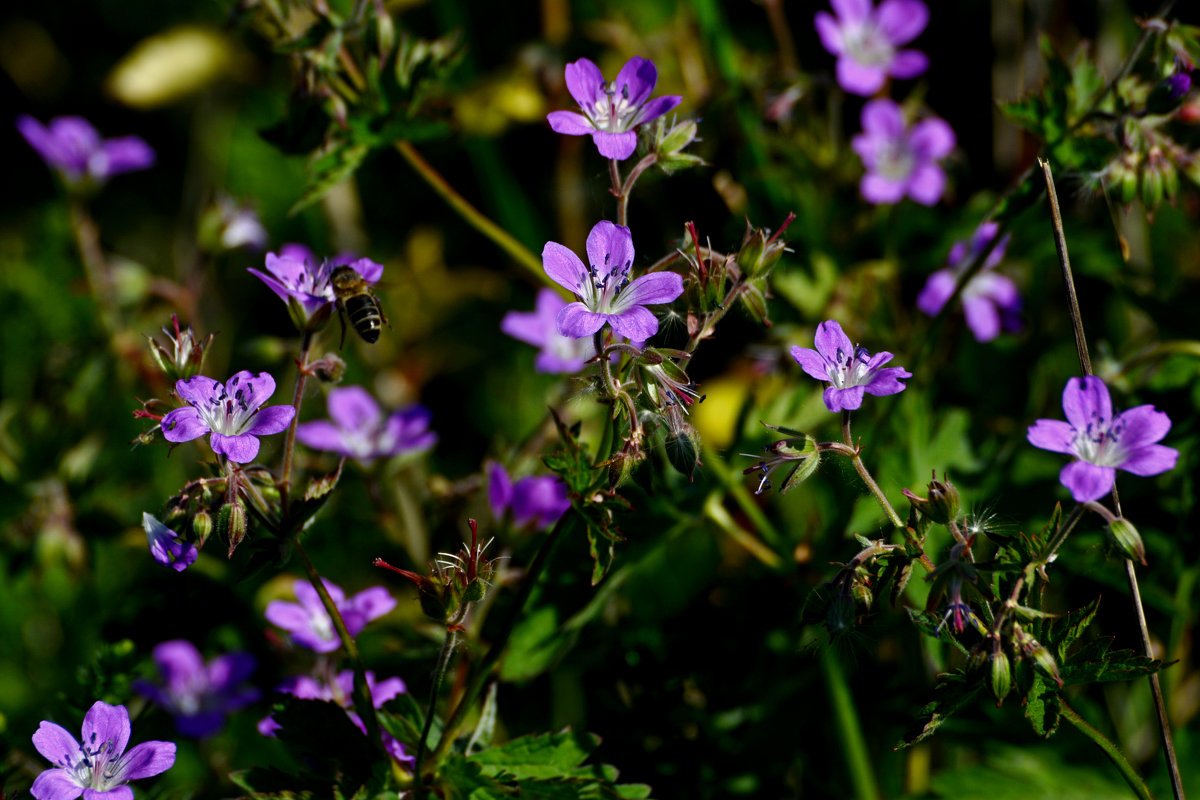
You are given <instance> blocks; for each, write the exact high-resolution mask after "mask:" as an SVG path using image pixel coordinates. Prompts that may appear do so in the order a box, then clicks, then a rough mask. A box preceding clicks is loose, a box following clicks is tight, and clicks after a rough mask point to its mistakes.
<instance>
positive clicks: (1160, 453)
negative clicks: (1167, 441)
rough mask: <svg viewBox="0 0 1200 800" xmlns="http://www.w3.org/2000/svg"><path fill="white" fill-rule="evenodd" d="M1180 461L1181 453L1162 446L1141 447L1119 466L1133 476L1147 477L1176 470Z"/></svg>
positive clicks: (1172, 448)
mask: <svg viewBox="0 0 1200 800" xmlns="http://www.w3.org/2000/svg"><path fill="white" fill-rule="evenodd" d="M1178 460H1179V451H1178V450H1176V449H1175V448H1174V447H1167V446H1166V445H1162V444H1148V445H1145V446H1143V447H1139V448H1138V449H1137V450H1134V451H1133V452H1132V453H1130V454H1129V457H1128V458H1126V459H1125V461H1123V462H1122V463H1120V464H1118V465H1117V466H1118V467H1119V468H1120V469H1123V470H1125V471H1126V472H1129V473H1131V474H1133V475H1140V476H1142V477H1147V476H1149V475H1158V474H1159V473H1161V472H1166V471H1167V470H1169V469H1174V468H1175V464H1176V462H1177V461H1178Z"/></svg>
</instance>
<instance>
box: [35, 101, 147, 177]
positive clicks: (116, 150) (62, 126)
mask: <svg viewBox="0 0 1200 800" xmlns="http://www.w3.org/2000/svg"><path fill="white" fill-rule="evenodd" d="M17 130H18V131H20V132H21V135H22V136H24V137H25V141H27V142H29V146H30V147H32V148H33V149H34V150H36V151H37V153H38V155H40V156H41V157H42V158H43V159H44V160H45V161H46V163H47V164H48V165H49V166H50V167H51V168H52V169H55V170H58V172H59V173H60V174H61V175H62V176H63V177H64V178H66V179H67V180H68V181H70V182H72V183H77V182H79V181H81V180H83V179H84V178H89V179H91V180H93V181H98V182H99V181H104V180H107V179H108V178H111V177H112V176H113V175H119V174H120V173H122V172H132V171H134V170H138V169H146V168H147V167H150V166H153V165H154V151H153V150H151V149H150V145H148V144H146V143H145V142H144V141H142V140H141V139H139V138H138V137H136V136H122V137H120V138H117V139H103V140H102V139H101V138H100V134H98V133H96V129H95V128H93V127H92V125H91V123H89V122H88V121H87V120H86V119H84V118H83V117H56V118H55V119H52V120H50V125H49V126H45V125H42V123H40V122H38V121H37V120H36V119H34V118H33V117H30V116H27V115H25V114H22V115H21V116H19V117H17Z"/></svg>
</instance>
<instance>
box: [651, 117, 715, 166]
mask: <svg viewBox="0 0 1200 800" xmlns="http://www.w3.org/2000/svg"><path fill="white" fill-rule="evenodd" d="M696 131H697V127H696V121H695V120H694V119H689V120H684V121H683V122H680V123H678V124H677V125H674V126H673V127H671V128H670V129H669V130H668V129H667V125H666V118H665V117H659V118H658V121H657V123H656V124H655V126H654V134H653V144H652V145H651V146H652V148H653V149H654V152H655V153H656V154H657V155H658V161H657V162H656V163H657V166H658V168H659V169H661V170H662V171H663V172H666V173H667V174H670V173H672V172H674V171H676V170H680V169H687V168H688V167H695V166H699V165H701V164H703V163H704V159H702V158H700V157H699V156H694V155H692V154H690V153H685V152H683V149H684V148H685V147H687V146H688V145H690V144H691V143H692V142H693V141H695V139H696Z"/></svg>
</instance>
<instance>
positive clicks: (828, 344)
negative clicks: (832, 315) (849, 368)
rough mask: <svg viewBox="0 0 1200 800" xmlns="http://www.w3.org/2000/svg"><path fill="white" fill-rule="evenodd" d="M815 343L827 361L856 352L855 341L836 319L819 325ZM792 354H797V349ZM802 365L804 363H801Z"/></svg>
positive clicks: (814, 338)
mask: <svg viewBox="0 0 1200 800" xmlns="http://www.w3.org/2000/svg"><path fill="white" fill-rule="evenodd" d="M813 344H815V345H816V347H817V352H818V353H820V354H821V356H822V357H823V358H824V359H825V360H826V361H827V362H829V361H834V362H836V361H837V360H838V359H839V357H841V358H845V357H846V356H848V355H850V354H851V353H853V352H854V343H853V342H851V341H850V337H849V336H847V335H846V332H845V331H843V330H842V326H841V325H840V324H839V323H838V321H837V320H835V319H827V320H825V321H824V322H822V323H821V324H820V325H818V326H817V332H816V335H815V336H813ZM792 354H793V355H795V351H793V352H792ZM801 366H804V365H803V364H801Z"/></svg>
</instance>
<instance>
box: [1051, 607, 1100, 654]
mask: <svg viewBox="0 0 1200 800" xmlns="http://www.w3.org/2000/svg"><path fill="white" fill-rule="evenodd" d="M1099 608H1100V598H1099V597H1097V598H1096V599H1095V600H1093V601H1092V602H1090V603H1088V604H1087V605H1086V606H1084V607H1083V608H1080V609H1076V610H1075V611H1072V612H1071V613H1069V614H1067V615H1066V616H1065V617H1063V618H1062V619H1060V620H1058V621H1057V622H1056V623H1055V624H1053V625H1051V626H1050V634H1049V636H1047V637H1046V638H1047V639H1048V640H1049V642H1050V643H1052V644H1054V645H1055V646H1056V648H1057V650H1058V660H1059V661H1060V662H1065V661H1066V660H1067V648H1069V647H1070V646H1071V645H1072V644H1074V643H1075V640H1076V639H1078V638H1079V637H1080V636H1082V635H1083V632H1084V631H1085V630H1087V627H1088V625H1091V624H1092V620H1093V619H1095V617H1096V611H1097V610H1098V609H1099Z"/></svg>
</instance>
